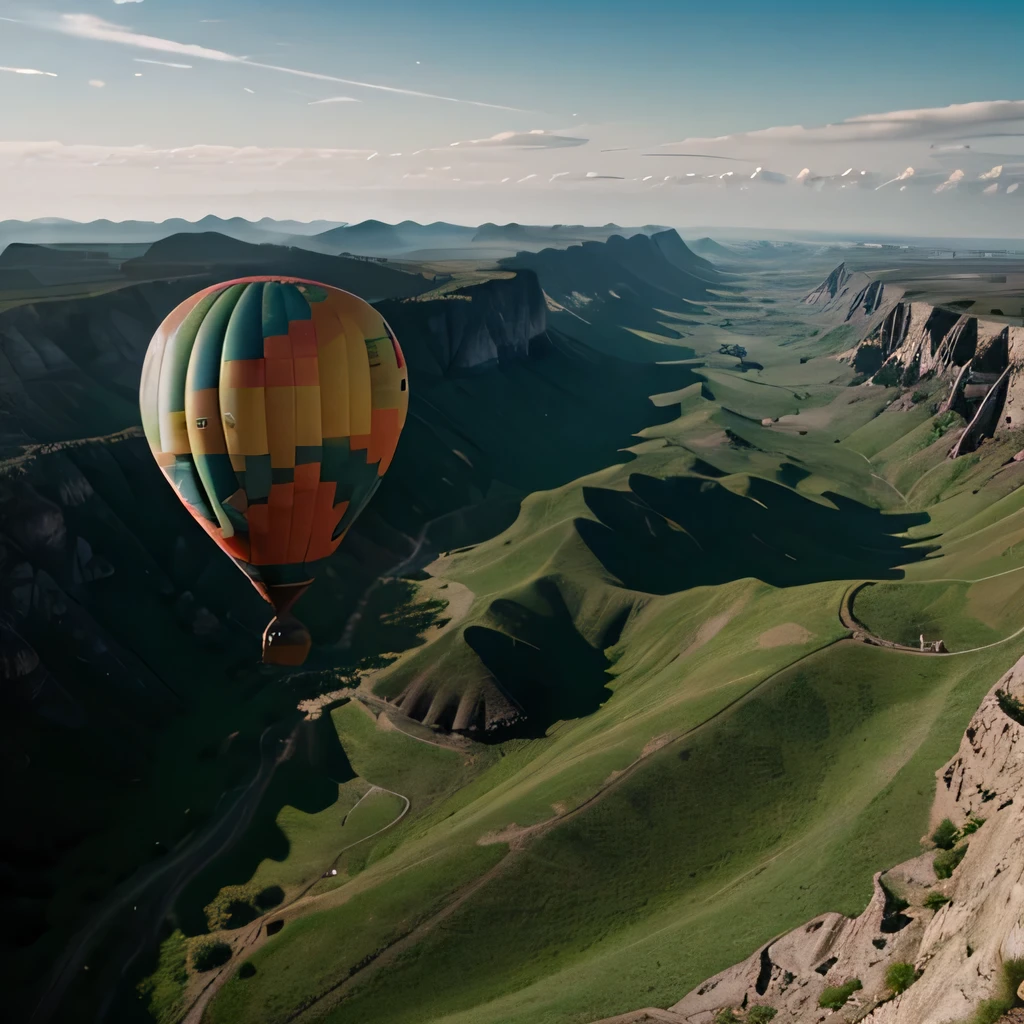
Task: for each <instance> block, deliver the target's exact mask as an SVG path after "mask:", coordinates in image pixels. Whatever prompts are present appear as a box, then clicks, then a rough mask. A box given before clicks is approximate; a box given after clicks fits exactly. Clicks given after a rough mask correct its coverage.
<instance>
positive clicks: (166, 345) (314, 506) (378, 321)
mask: <svg viewBox="0 0 1024 1024" xmlns="http://www.w3.org/2000/svg"><path fill="white" fill-rule="evenodd" d="M408 387H409V383H408V369H407V367H406V365H405V360H404V359H403V357H402V350H401V348H400V347H399V344H398V341H397V339H396V338H395V336H394V334H393V332H392V331H391V328H390V327H389V326H388V325H387V323H386V322H385V320H384V319H383V318H382V317H381V315H380V314H379V313H378V312H377V311H376V310H375V309H374V308H373V307H372V306H370V305H369V304H368V303H366V302H364V301H363V300H362V299H360V298H358V297H357V296H355V295H351V294H350V293H348V292H345V291H341V290H340V289H337V288H331V287H328V286H327V285H322V284H317V283H315V282H312V281H304V280H300V279H295V278H274V277H252V278H243V279H241V280H238V281H229V282H226V283H224V284H219V285H215V286H214V287H212V288H207V289H206V290H205V291H201V292H199V293H198V294H196V295H193V296H192V297H191V298H190V299H187V300H186V301H185V302H183V303H182V304H181V305H180V306H178V307H177V308H176V309H174V310H173V311H172V312H171V313H170V314H169V315H168V316H167V318H166V319H165V320H164V322H163V323H162V324H161V325H160V327H159V329H158V330H157V332H156V334H155V335H154V337H153V340H152V342H151V343H150V346H149V351H148V352H147V354H146V361H145V364H144V366H143V371H142V382H141V386H140V404H141V408H142V421H143V427H144V429H145V433H146V438H147V440H148V441H149V445H150V447H151V449H152V451H153V456H154V458H155V459H156V461H157V463H158V464H159V465H160V467H161V469H162V470H163V472H164V474H165V475H166V476H167V478H168V480H169V481H170V482H171V485H172V486H173V487H174V488H175V490H176V491H177V493H178V496H179V497H180V499H181V500H182V502H184V504H185V505H186V507H188V509H189V510H190V511H191V513H192V514H193V516H195V518H196V519H197V520H198V521H199V523H200V524H201V525H202V526H203V528H204V529H205V530H206V531H207V532H208V533H209V534H210V536H211V537H213V539H214V540H215V541H216V542H217V544H218V545H219V546H220V547H221V548H222V549H223V550H224V551H226V552H227V553H228V554H229V555H230V556H231V557H232V558H233V559H234V560H235V562H236V563H237V564H238V565H239V567H240V568H241V569H242V570H243V571H244V572H245V573H246V574H247V575H248V576H249V577H250V579H252V581H253V582H254V583H255V584H256V585H257V587H259V588H260V589H261V590H262V591H263V592H264V594H265V595H266V594H267V591H268V589H273V588H281V587H294V586H298V585H302V584H307V583H309V582H311V581H312V580H313V579H314V578H315V577H316V574H317V570H318V568H319V566H320V564H321V563H322V562H323V560H324V559H326V558H328V557H329V556H330V555H332V554H333V553H334V551H335V550H336V549H337V547H338V545H339V544H340V543H341V540H342V538H343V537H344V535H345V533H346V531H347V530H348V529H349V527H350V526H351V525H352V522H353V521H354V520H355V518H356V517H357V516H358V515H359V513H360V512H361V511H362V510H363V508H364V507H365V506H366V504H367V502H368V501H369V500H370V498H371V497H372V495H373V493H374V491H375V490H376V489H377V486H378V485H379V483H380V479H381V477H382V476H383V475H384V473H385V472H386V471H387V469H388V466H389V465H390V464H391V459H392V457H393V456H394V453H395V448H396V447H397V445H398V438H399V435H400V434H401V432H402V428H403V426H404V425H405V418H406V413H407V410H408V404H409V391H408Z"/></svg>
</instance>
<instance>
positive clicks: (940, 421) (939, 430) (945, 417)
mask: <svg viewBox="0 0 1024 1024" xmlns="http://www.w3.org/2000/svg"><path fill="white" fill-rule="evenodd" d="M959 419H960V417H959V416H958V415H957V414H956V413H955V412H954V411H953V410H952V409H948V410H947V411H946V412H944V413H942V415H941V416H936V417H935V419H933V420H932V429H931V431H930V432H929V434H928V441H927V443H926V445H925V447H927V445H929V444H935V442H936V441H938V439H939V438H940V437H943V436H944V435H945V434H946V432H947V431H948V430H950V429H951V428H952V427H954V426H956V424H957V422H958V421H959ZM965 465H966V463H965Z"/></svg>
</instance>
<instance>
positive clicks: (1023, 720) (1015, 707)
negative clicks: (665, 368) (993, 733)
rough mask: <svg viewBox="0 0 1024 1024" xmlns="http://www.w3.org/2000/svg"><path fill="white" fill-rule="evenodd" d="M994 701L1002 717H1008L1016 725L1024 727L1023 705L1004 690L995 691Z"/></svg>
mask: <svg viewBox="0 0 1024 1024" xmlns="http://www.w3.org/2000/svg"><path fill="white" fill-rule="evenodd" d="M996 700H998V701H999V707H1000V709H1001V710H1002V712H1003V714H1004V715H1009V717H1010V718H1012V719H1013V720H1014V721H1015V722H1016V723H1017V724H1018V725H1024V704H1022V703H1021V702H1020V701H1019V700H1017V698H1016V697H1014V696H1013V694H1010V693H1007V692H1006V691H1005V690H996Z"/></svg>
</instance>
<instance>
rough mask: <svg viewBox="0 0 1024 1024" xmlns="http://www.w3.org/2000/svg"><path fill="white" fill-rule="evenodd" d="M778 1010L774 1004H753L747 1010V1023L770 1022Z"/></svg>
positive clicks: (764, 1023) (762, 1023) (761, 1023)
mask: <svg viewBox="0 0 1024 1024" xmlns="http://www.w3.org/2000/svg"><path fill="white" fill-rule="evenodd" d="M778 1012H779V1011H778V1010H776V1009H775V1007H774V1006H763V1005H758V1006H752V1007H751V1008H750V1009H749V1010H747V1024H768V1021H770V1020H774V1018H775V1015H776V1014H777V1013H778Z"/></svg>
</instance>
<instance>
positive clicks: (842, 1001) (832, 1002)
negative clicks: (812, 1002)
mask: <svg viewBox="0 0 1024 1024" xmlns="http://www.w3.org/2000/svg"><path fill="white" fill-rule="evenodd" d="M863 987H864V986H863V985H862V984H861V981H860V978H852V979H851V980H850V981H848V982H846V983H845V984H843V985H833V986H832V987H831V988H827V989H825V991H824V992H822V993H821V995H820V996H818V1005H819V1006H820V1007H821V1008H822V1009H823V1010H841V1009H842V1008H843V1007H844V1006H845V1005H846V1002H847V1000H848V999H849V998H850V996H852V995H853V993H854V992H856V991H858V990H859V989H862V988H863Z"/></svg>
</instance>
